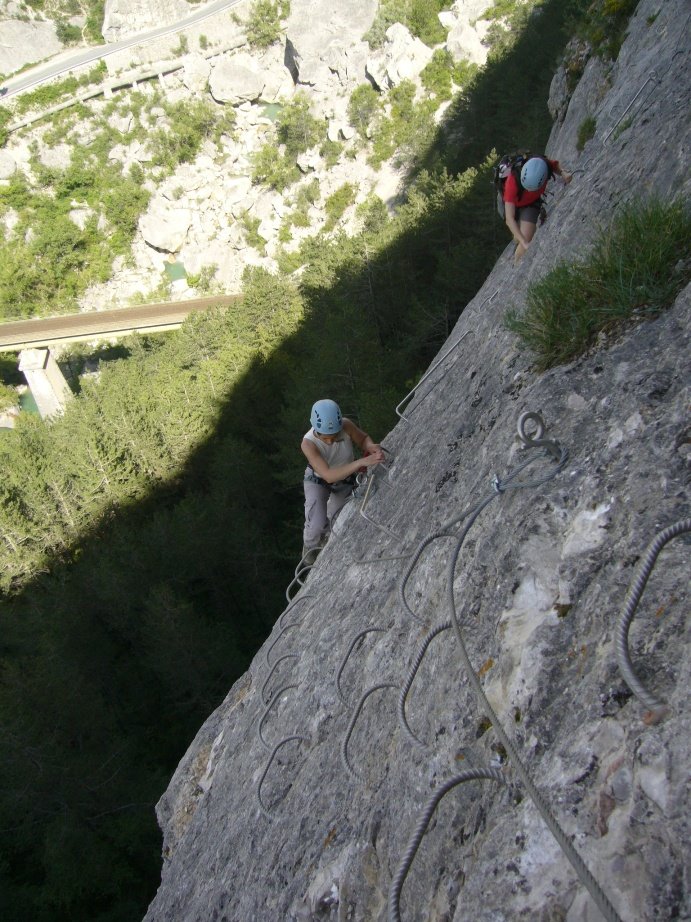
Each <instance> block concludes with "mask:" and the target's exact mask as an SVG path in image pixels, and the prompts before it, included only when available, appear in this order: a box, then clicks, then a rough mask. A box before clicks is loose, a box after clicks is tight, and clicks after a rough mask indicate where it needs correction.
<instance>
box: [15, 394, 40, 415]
mask: <svg viewBox="0 0 691 922" xmlns="http://www.w3.org/2000/svg"><path fill="white" fill-rule="evenodd" d="M19 406H20V407H21V408H22V410H23V411H24V412H25V413H36V414H38V407H37V406H36V401H35V400H34V395H33V394H32V393H31V391H24V393H23V394H20V395H19Z"/></svg>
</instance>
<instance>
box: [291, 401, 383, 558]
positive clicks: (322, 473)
mask: <svg viewBox="0 0 691 922" xmlns="http://www.w3.org/2000/svg"><path fill="white" fill-rule="evenodd" d="M310 423H311V424H312V428H311V429H310V430H309V432H307V433H306V434H305V436H304V438H303V440H302V444H301V445H300V448H301V449H302V452H303V454H304V455H305V457H306V458H307V462H308V464H307V468H306V470H305V477H304V487H305V529H304V532H303V544H304V547H303V549H302V560H303V562H304V563H305V564H307V565H310V564H313V563H314V561H315V560H316V559H317V554H318V553H319V551H320V549H321V548H322V547H324V545H325V544H326V541H327V540H328V537H329V532H330V528H331V524H332V522H333V520H334V519H335V517H336V515H337V514H338V512H339V511H340V510H341V509H342V508H343V506H344V505H345V503H346V502H347V500H348V499H349V498H350V495H351V493H352V492H353V487H354V486H355V475H356V473H357V471H358V470H359V469H360V468H362V467H371V466H372V465H373V464H379V463H380V462H381V461H383V460H384V452H383V450H382V448H381V447H380V446H379V445H377V443H376V442H373V441H372V439H371V438H370V437H369V435H367V433H366V432H363V431H362V429H359V428H358V427H357V426H356V425H355V423H354V422H352V420H350V419H348V418H347V417H345V416H342V415H341V410H340V408H339V406H338V404H337V403H335V402H334V401H333V400H318V401H317V402H316V403H315V404H314V406H313V407H312V412H311V414H310ZM353 444H355V445H357V446H358V448H359V449H360V450H361V451H362V453H363V455H364V457H362V458H358V459H355V456H354V453H353Z"/></svg>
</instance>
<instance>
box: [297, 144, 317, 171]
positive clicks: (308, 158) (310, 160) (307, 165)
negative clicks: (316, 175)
mask: <svg viewBox="0 0 691 922" xmlns="http://www.w3.org/2000/svg"><path fill="white" fill-rule="evenodd" d="M295 162H296V163H297V165H298V168H299V169H300V170H301V171H302V172H303V173H312V172H314V170H317V169H319V165H320V164H321V154H320V153H319V148H318V147H311V148H310V149H309V150H306V151H305V152H304V153H303V154H300V155H299V157H298V158H297V160H296V161H295Z"/></svg>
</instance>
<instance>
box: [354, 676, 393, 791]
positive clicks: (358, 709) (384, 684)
mask: <svg viewBox="0 0 691 922" xmlns="http://www.w3.org/2000/svg"><path fill="white" fill-rule="evenodd" d="M383 688H398V685H394V683H393V682H380V684H379V685H373V686H372V688H368V689H367V691H366V692H365V693H364V695H363V696H362V698H360V700H359V701H358V703H357V707H356V708H355V711H354V712H353V716H352V717H351V718H350V723H349V724H348V729H347V730H346V735H345V736H344V737H343V743H342V744H341V759H342V761H343V765H344V767H345V769H346V771H347V772H348V774H349V775H351V777H353V778H357V779H358V781H362V775H361V774H360V773H359V772H358V771H356V770H355V769H354V768H353V766H352V765H351V764H350V761H349V759H348V742H349V740H350V737H351V736H352V735H353V730H354V729H355V724H356V723H357V721H358V718H359V716H360V712H361V711H362V707H363V705H364V703H365V701H367V699H368V698H369V696H370V695H372V694H374V692H376V691H380V690H381V689H383Z"/></svg>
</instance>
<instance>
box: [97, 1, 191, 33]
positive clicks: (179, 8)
mask: <svg viewBox="0 0 691 922" xmlns="http://www.w3.org/2000/svg"><path fill="white" fill-rule="evenodd" d="M193 10H194V7H192V6H190V5H189V4H188V3H185V0H151V2H147V3H143V2H142V0H106V3H105V8H104V11H103V28H102V29H101V32H102V34H103V38H104V39H105V40H106V41H107V42H119V41H121V40H122V39H124V38H129V37H130V36H133V35H138V34H139V33H140V32H146V31H148V30H149V29H157V28H158V27H159V26H167V25H170V24H172V23H174V22H178V20H180V19H184V18H185V17H186V16H189V15H190V13H191V12H192V11H193Z"/></svg>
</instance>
